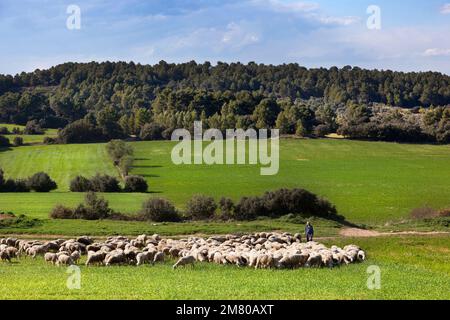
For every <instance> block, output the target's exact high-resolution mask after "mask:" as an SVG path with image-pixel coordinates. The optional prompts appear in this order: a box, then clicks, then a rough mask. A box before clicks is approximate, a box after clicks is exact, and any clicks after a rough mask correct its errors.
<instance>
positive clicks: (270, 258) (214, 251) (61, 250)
mask: <svg viewBox="0 0 450 320" xmlns="http://www.w3.org/2000/svg"><path fill="white" fill-rule="evenodd" d="M22 255H27V256H30V257H32V258H36V257H37V256H43V257H44V259H45V261H46V262H48V263H52V264H55V265H73V264H77V263H79V261H80V258H81V256H82V255H87V258H86V261H85V264H86V266H91V265H105V266H110V265H126V264H132V265H137V266H139V265H143V264H154V263H158V262H164V260H165V259H168V258H171V259H176V260H177V262H176V263H175V264H174V265H173V268H174V269H175V268H177V267H180V266H185V265H194V263H195V262H211V263H216V264H232V265H237V266H240V267H243V266H248V267H254V268H255V269H258V268H289V269H295V268H300V267H330V268H331V267H334V266H339V265H342V264H350V263H354V262H361V261H364V260H365V257H366V254H365V252H364V251H363V250H361V249H360V248H359V247H358V246H356V245H348V246H345V247H344V248H339V247H337V246H332V247H331V248H327V247H326V246H324V245H323V244H320V243H317V242H308V243H302V242H301V236H300V234H295V235H291V234H289V233H283V234H279V233H266V232H260V233H255V234H250V235H243V236H237V235H226V236H212V237H209V238H207V239H204V238H197V237H190V238H188V239H180V240H174V239H162V238H161V237H160V236H159V235H153V236H147V235H140V236H138V237H137V238H135V239H129V238H127V237H123V236H114V237H109V238H108V239H107V240H105V241H103V242H94V241H93V239H91V238H90V237H87V236H83V237H79V238H77V239H70V240H63V239H60V240H53V241H46V242H42V241H29V240H18V239H14V238H7V239H0V260H3V261H11V259H14V258H19V257H20V256H22Z"/></svg>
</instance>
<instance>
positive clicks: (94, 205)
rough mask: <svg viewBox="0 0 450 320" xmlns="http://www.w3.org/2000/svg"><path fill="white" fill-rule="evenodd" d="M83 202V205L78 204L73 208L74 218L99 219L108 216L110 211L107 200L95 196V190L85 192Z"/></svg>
mask: <svg viewBox="0 0 450 320" xmlns="http://www.w3.org/2000/svg"><path fill="white" fill-rule="evenodd" d="M84 203H85V204H84V205H83V204H80V205H79V206H78V207H77V208H76V209H75V211H74V216H75V218H76V219H84V220H100V219H106V218H108V217H109V215H110V214H111V213H112V210H111V209H110V208H109V203H108V201H106V200H105V199H104V198H101V197H100V198H99V197H97V194H96V193H95V192H88V193H86V196H85V197H84Z"/></svg>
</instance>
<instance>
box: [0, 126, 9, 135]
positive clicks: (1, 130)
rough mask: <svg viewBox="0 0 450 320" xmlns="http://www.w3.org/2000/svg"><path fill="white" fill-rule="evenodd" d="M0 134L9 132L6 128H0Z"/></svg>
mask: <svg viewBox="0 0 450 320" xmlns="http://www.w3.org/2000/svg"><path fill="white" fill-rule="evenodd" d="M0 134H9V130H8V128H7V127H0Z"/></svg>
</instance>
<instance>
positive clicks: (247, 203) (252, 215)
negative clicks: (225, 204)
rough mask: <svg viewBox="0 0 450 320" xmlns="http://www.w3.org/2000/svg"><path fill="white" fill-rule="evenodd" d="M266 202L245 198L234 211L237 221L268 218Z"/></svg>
mask: <svg viewBox="0 0 450 320" xmlns="http://www.w3.org/2000/svg"><path fill="white" fill-rule="evenodd" d="M266 215H267V210H266V207H265V206H264V201H263V200H262V199H261V198H259V197H243V198H241V200H239V202H238V204H237V205H236V208H235V210H234V218H235V219H236V220H241V221H242V220H254V219H256V218H257V217H258V216H266Z"/></svg>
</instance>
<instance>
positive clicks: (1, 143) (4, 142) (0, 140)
mask: <svg viewBox="0 0 450 320" xmlns="http://www.w3.org/2000/svg"><path fill="white" fill-rule="evenodd" d="M9 146H10V143H9V139H8V138H7V137H5V136H0V147H9Z"/></svg>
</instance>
